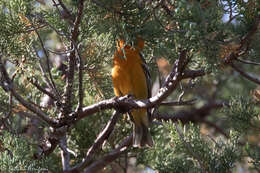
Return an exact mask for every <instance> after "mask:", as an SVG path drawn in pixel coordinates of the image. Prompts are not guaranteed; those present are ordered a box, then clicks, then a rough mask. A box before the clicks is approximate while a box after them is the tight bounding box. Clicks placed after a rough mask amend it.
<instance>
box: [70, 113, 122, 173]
mask: <svg viewBox="0 0 260 173" xmlns="http://www.w3.org/2000/svg"><path fill="white" fill-rule="evenodd" d="M119 116H120V113H119V112H118V111H115V112H114V114H113V115H112V117H111V119H110V120H109V122H108V123H107V125H106V127H105V128H104V130H103V131H102V132H101V133H100V134H99V135H98V137H97V139H96V140H95V142H94V143H93V145H92V146H91V147H90V148H89V150H88V152H87V155H86V157H85V159H84V161H83V162H82V163H80V164H79V165H77V166H75V167H73V168H72V169H71V170H70V171H69V172H73V171H81V170H83V169H84V168H85V167H86V166H87V165H89V164H90V163H91V161H92V160H93V154H94V153H95V152H96V151H97V150H98V149H100V147H101V146H102V145H103V143H104V141H105V140H106V139H108V137H109V135H110V134H111V132H112V131H113V129H114V126H115V125H116V122H117V120H118V118H119Z"/></svg>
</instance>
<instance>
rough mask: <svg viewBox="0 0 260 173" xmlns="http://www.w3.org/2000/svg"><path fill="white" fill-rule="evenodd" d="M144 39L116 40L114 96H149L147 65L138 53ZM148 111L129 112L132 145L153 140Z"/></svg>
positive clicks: (149, 143) (139, 144) (143, 97)
mask: <svg viewBox="0 0 260 173" xmlns="http://www.w3.org/2000/svg"><path fill="white" fill-rule="evenodd" d="M143 47H144V41H143V40H142V39H141V38H137V44H136V45H135V46H130V45H125V43H124V41H123V40H120V41H118V42H117V50H116V51H115V53H114V62H113V63H114V65H113V69H112V80H113V85H114V93H115V95H116V96H124V95H132V96H134V98H135V99H147V98H149V97H151V78H150V73H149V71H148V68H147V65H146V63H145V61H144V59H143V57H142V55H141V53H140V51H141V50H142V49H143ZM148 114H149V111H148V110H147V109H145V108H142V109H133V110H132V111H131V112H129V115H130V118H131V120H132V121H133V122H134V132H133V146H134V147H142V146H145V145H148V146H152V145H153V140H152V137H151V135H150V132H149V130H148V126H149V118H148Z"/></svg>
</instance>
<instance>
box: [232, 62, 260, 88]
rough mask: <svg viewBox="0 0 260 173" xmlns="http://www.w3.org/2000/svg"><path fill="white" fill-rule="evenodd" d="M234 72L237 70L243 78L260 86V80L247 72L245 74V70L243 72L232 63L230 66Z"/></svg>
mask: <svg viewBox="0 0 260 173" xmlns="http://www.w3.org/2000/svg"><path fill="white" fill-rule="evenodd" d="M229 65H230V66H231V67H232V68H233V69H234V70H236V71H237V72H238V73H239V74H241V75H242V76H244V77H245V78H247V79H248V80H250V81H252V82H254V83H256V84H258V85H260V79H259V78H257V77H256V76H255V77H254V76H252V75H250V74H248V73H246V72H244V71H243V70H241V69H240V68H239V67H237V66H236V65H234V64H233V63H232V62H231V63H230V64H229Z"/></svg>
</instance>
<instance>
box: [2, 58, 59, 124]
mask: <svg viewBox="0 0 260 173" xmlns="http://www.w3.org/2000/svg"><path fill="white" fill-rule="evenodd" d="M1 58H2V57H1V55H0V71H1V74H2V77H3V79H4V83H3V84H2V87H3V88H4V89H5V90H6V91H10V92H11V93H12V95H13V96H14V97H15V98H16V100H18V101H19V102H20V103H21V104H22V105H23V106H24V107H26V108H27V109H28V110H30V111H32V112H34V113H35V114H36V115H38V116H39V118H41V119H42V120H43V121H45V122H46V123H48V124H49V125H51V126H55V125H56V124H57V122H56V121H55V120H53V119H51V118H49V116H48V115H47V114H45V113H44V112H43V111H42V110H41V109H39V108H38V107H36V106H35V105H36V104H32V103H30V102H28V101H26V100H25V99H24V98H23V97H22V96H21V95H20V94H18V93H17V92H16V89H15V87H14V84H13V83H12V81H11V79H10V78H9V76H8V73H7V71H6V69H5V67H4V65H3V63H2V59H1Z"/></svg>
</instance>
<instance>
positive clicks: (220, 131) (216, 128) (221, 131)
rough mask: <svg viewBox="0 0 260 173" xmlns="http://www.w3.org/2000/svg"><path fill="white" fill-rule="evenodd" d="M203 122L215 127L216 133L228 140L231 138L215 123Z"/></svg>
mask: <svg viewBox="0 0 260 173" xmlns="http://www.w3.org/2000/svg"><path fill="white" fill-rule="evenodd" d="M203 122H204V123H206V124H208V125H209V126H211V127H213V128H214V129H215V130H216V131H218V132H219V133H221V134H222V135H224V136H225V137H226V138H229V135H228V134H227V133H226V132H225V131H224V130H223V129H221V128H220V127H219V126H217V125H216V124H215V123H212V122H210V121H208V120H204V121H203Z"/></svg>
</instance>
